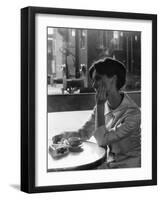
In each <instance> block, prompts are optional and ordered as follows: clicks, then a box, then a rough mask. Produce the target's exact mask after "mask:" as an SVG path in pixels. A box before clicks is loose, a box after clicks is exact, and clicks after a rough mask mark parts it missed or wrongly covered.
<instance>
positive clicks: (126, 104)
mask: <svg viewBox="0 0 161 200" xmlns="http://www.w3.org/2000/svg"><path fill="white" fill-rule="evenodd" d="M123 95H124V97H123V100H122V102H121V104H120V105H119V106H118V107H117V108H116V109H110V108H109V106H108V102H107V101H106V102H105V112H104V114H105V115H106V114H108V113H110V112H111V113H116V112H118V111H119V112H120V111H121V110H122V109H125V108H127V107H128V108H129V107H131V108H132V107H135V108H139V107H138V106H137V105H136V103H135V102H134V101H133V100H132V99H131V98H130V97H129V96H128V94H127V93H123Z"/></svg>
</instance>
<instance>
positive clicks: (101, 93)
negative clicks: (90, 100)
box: [96, 82, 107, 104]
mask: <svg viewBox="0 0 161 200" xmlns="http://www.w3.org/2000/svg"><path fill="white" fill-rule="evenodd" d="M106 100H107V97H106V88H105V86H104V85H103V84H102V82H101V83H100V86H99V87H98V89H97V90H96V103H97V104H102V103H105V101H106Z"/></svg>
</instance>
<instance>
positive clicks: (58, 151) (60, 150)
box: [49, 144, 69, 159]
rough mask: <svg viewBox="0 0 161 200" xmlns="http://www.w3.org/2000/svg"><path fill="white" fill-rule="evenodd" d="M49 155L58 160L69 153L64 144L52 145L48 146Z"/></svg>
mask: <svg viewBox="0 0 161 200" xmlns="http://www.w3.org/2000/svg"><path fill="white" fill-rule="evenodd" d="M49 153H50V154H51V156H52V157H53V158H54V159H58V158H61V157H64V156H66V155H67V154H68V153H69V147H68V145H66V144H52V145H50V146H49Z"/></svg>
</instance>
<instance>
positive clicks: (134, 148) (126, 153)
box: [79, 94, 141, 167]
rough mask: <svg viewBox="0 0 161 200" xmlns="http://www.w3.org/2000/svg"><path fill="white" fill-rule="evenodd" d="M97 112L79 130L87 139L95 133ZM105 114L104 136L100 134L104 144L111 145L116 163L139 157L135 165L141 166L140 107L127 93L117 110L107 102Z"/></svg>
mask: <svg viewBox="0 0 161 200" xmlns="http://www.w3.org/2000/svg"><path fill="white" fill-rule="evenodd" d="M95 113H96V112H95V109H94V112H93V114H92V116H91V118H90V120H89V121H87V122H86V124H85V125H84V126H83V127H82V129H80V130H79V133H80V134H81V136H82V137H84V138H85V139H89V138H90V137H91V136H92V135H94V133H95V124H96V123H95V120H96V114H95ZM104 116H105V127H104V129H105V134H104V135H103V136H102V135H101V134H100V137H103V138H102V141H103V143H104V144H103V145H108V146H109V147H110V152H112V153H113V155H114V156H115V164H116V163H117V162H120V161H121V160H125V159H129V158H130V159H131V158H135V159H136V158H137V161H136V162H138V163H134V164H133V166H136V167H138V166H140V162H141V161H140V158H141V129H140V124H141V112H140V108H139V107H138V106H137V105H136V103H135V102H134V101H133V100H132V99H131V98H130V97H129V96H128V95H127V94H124V98H123V100H122V102H121V104H120V105H119V106H118V107H117V108H116V109H115V110H110V108H109V107H108V104H107V103H105V112H104ZM100 130H101V129H100ZM131 163H133V161H130V165H131ZM121 165H122V164H121ZM127 167H128V166H127Z"/></svg>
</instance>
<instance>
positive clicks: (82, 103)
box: [47, 91, 141, 112]
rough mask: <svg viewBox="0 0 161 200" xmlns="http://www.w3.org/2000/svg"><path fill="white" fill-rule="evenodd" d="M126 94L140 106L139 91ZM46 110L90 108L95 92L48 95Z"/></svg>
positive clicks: (58, 110) (92, 105)
mask: <svg viewBox="0 0 161 200" xmlns="http://www.w3.org/2000/svg"><path fill="white" fill-rule="evenodd" d="M127 94H128V95H129V96H130V97H131V98H132V99H133V100H134V101H135V102H136V104H137V105H138V106H139V107H141V92H139V91H137V92H127ZM47 102H48V105H47V110H48V112H62V111H76V110H79V111H80V110H92V109H93V107H94V105H95V94H94V93H88V94H87V93H84V94H70V95H69V94H65V95H48V97H47Z"/></svg>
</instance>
